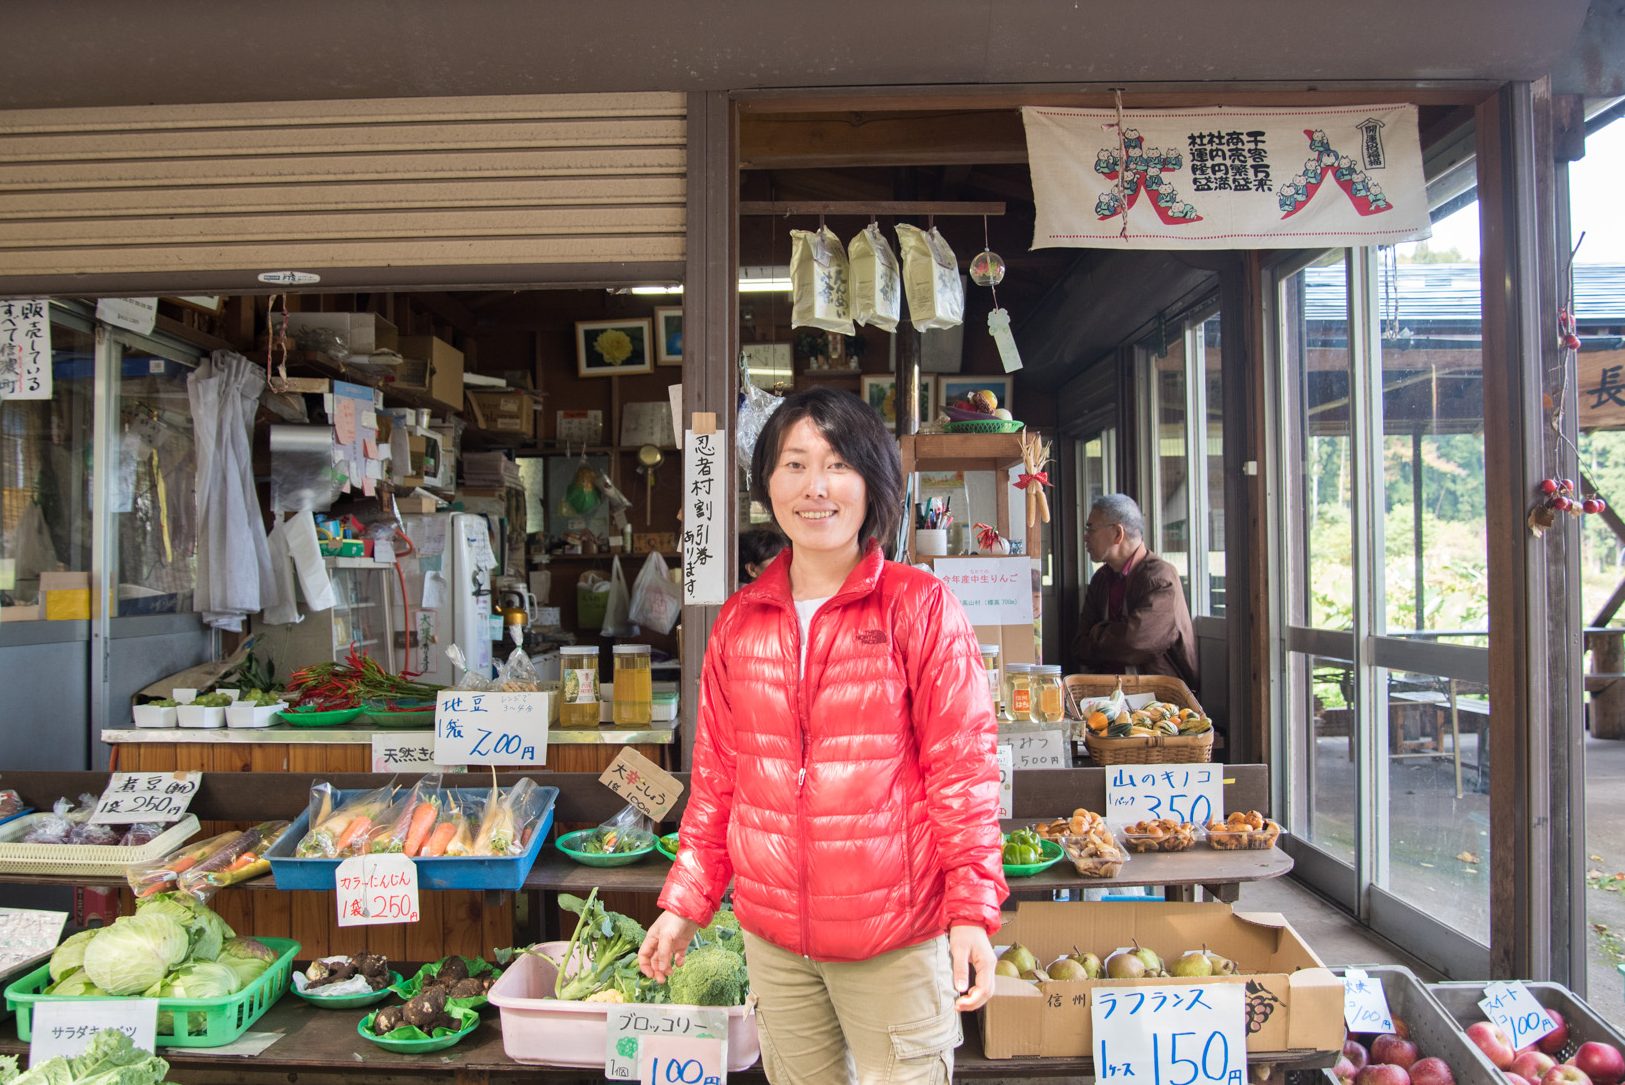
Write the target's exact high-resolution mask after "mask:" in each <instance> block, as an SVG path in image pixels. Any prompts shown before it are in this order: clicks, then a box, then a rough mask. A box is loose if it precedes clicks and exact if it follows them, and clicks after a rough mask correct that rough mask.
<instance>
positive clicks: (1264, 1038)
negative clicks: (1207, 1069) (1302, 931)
mask: <svg viewBox="0 0 1625 1085" xmlns="http://www.w3.org/2000/svg"><path fill="white" fill-rule="evenodd" d="M993 941H994V942H995V943H996V944H997V945H999V946H1008V945H1010V944H1012V943H1014V942H1020V943H1021V944H1022V945H1024V946H1026V947H1027V948H1028V949H1030V950H1031V951H1032V952H1033V954H1034V955H1035V956H1036V957H1037V958H1038V959H1039V960H1040V961H1050V960H1054V959H1055V958H1056V957H1059V956H1061V955H1062V954H1064V953H1071V952H1072V950H1073V947H1074V946H1076V947H1078V948H1079V949H1083V950H1086V951H1089V952H1092V953H1096V954H1098V955H1099V956H1100V957H1101V958H1102V959H1104V958H1105V957H1106V956H1107V955H1108V954H1110V953H1111V952H1112V951H1113V950H1114V949H1116V948H1118V947H1119V946H1128V945H1133V944H1135V943H1138V944H1139V945H1142V946H1147V947H1149V948H1151V949H1153V950H1155V951H1156V952H1157V953H1158V954H1160V955H1161V956H1162V957H1163V959H1164V961H1165V962H1168V961H1172V960H1173V959H1175V958H1177V957H1178V956H1179V954H1181V953H1184V952H1185V951H1186V950H1191V949H1201V948H1203V947H1204V946H1205V947H1206V948H1208V949H1210V950H1212V951H1213V952H1215V953H1221V954H1223V955H1224V956H1226V957H1229V958H1230V959H1231V960H1233V961H1235V962H1236V965H1237V966H1238V968H1239V969H1240V973H1241V974H1238V975H1235V976H1222V977H1214V978H1213V979H1211V980H1182V979H1173V978H1158V979H1146V980H1110V981H1102V980H1076V981H1053V980H1052V981H1049V982H1047V983H1042V984H1033V983H1029V982H1027V981H1026V980H1022V979H1015V978H1013V977H1011V976H995V977H994V985H993V997H992V998H991V999H990V1000H989V1001H988V1003H987V1006H986V1008H985V1009H984V1010H983V1013H982V1048H983V1050H984V1052H985V1053H986V1054H987V1057H988V1058H990V1059H1009V1058H1016V1057H1021V1056H1031V1055H1040V1056H1060V1057H1069V1058H1090V1057H1093V1055H1094V1050H1095V1047H1094V1029H1093V1025H1092V1022H1091V1018H1090V1006H1091V997H1090V996H1091V995H1092V993H1093V991H1094V990H1095V989H1096V988H1098V987H1103V986H1109V987H1110V988H1112V989H1114V990H1121V989H1123V988H1124V987H1133V986H1159V985H1169V984H1184V983H1196V982H1200V983H1240V984H1245V985H1246V995H1245V997H1246V998H1247V999H1248V1000H1257V1001H1258V1002H1259V1012H1258V1013H1257V1014H1256V1017H1257V1018H1262V1023H1261V1024H1260V1025H1259V1027H1258V1029H1257V1031H1253V1032H1249V1033H1248V1036H1247V1053H1248V1057H1249V1058H1255V1057H1258V1056H1260V1055H1264V1054H1284V1053H1287V1052H1294V1053H1298V1054H1308V1053H1311V1052H1321V1053H1325V1054H1328V1055H1330V1054H1331V1053H1333V1052H1336V1051H1339V1050H1341V1049H1342V1046H1343V981H1342V979H1341V978H1339V977H1338V976H1336V975H1333V974H1332V972H1331V971H1329V970H1328V969H1327V968H1326V966H1325V965H1324V964H1322V963H1321V961H1320V958H1319V957H1317V956H1316V955H1315V952H1314V951H1313V950H1312V949H1310V948H1309V946H1308V945H1306V944H1305V943H1304V941H1303V939H1302V938H1300V937H1299V936H1298V933H1297V932H1296V931H1294V930H1293V929H1292V926H1291V924H1289V923H1288V922H1287V921H1286V919H1285V918H1283V917H1282V916H1280V915H1278V914H1275V913H1254V914H1244V913H1237V912H1234V911H1232V910H1231V908H1230V905H1228V904H1218V903H1204V904H1177V903H1165V902H1163V901H1155V902H1153V903H1149V904H1133V903H1115V902H1114V903H1076V902H1065V903H1050V902H1045V901H1023V902H1022V903H1021V904H1019V905H1018V906H1017V908H1016V916H1015V919H1014V920H1012V921H1009V922H1007V923H1006V924H1005V926H1004V928H1003V929H1001V930H1000V931H999V933H998V935H997V936H995V937H994V939H993ZM1052 996H1059V999H1058V1000H1057V999H1056V998H1054V997H1052ZM1079 996H1081V997H1079ZM1266 1009H1267V1011H1268V1012H1267V1013H1265V1012H1264V1011H1265V1010H1266Z"/></svg>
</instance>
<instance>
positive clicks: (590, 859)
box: [553, 829, 655, 867]
mask: <svg viewBox="0 0 1625 1085" xmlns="http://www.w3.org/2000/svg"><path fill="white" fill-rule="evenodd" d="M596 831H597V830H596V829H577V830H576V831H575V832H573V833H565V834H564V835H563V836H561V837H559V838H558V839H557V840H555V841H553V846H554V847H555V848H558V849H559V850H560V851H562V852H563V853H564V854H566V855H568V856H569V857H570V858H572V859H574V860H575V861H576V862H578V863H580V864H581V865H582V866H598V867H605V866H631V865H632V864H633V863H635V862H637V861H638V860H640V859H642V858H643V857H644V856H645V855H648V854H649V853H650V852H652V851H654V850H655V845H654V841H650V842H649V846H648V847H646V848H639V849H638V850H637V851H619V852H615V853H614V854H612V855H599V854H595V853H593V852H586V851H578V850H576V848H575V843H576V841H577V840H580V839H581V838H582V837H583V836H585V835H587V834H588V833H591V832H596Z"/></svg>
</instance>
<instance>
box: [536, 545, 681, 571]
mask: <svg viewBox="0 0 1625 1085" xmlns="http://www.w3.org/2000/svg"><path fill="white" fill-rule="evenodd" d="M648 556H649V552H648V551H647V550H645V551H644V552H643V553H641V554H628V553H627V552H626V551H625V550H609V551H606V552H604V553H602V554H549V555H547V560H548V562H549V563H550V564H551V563H553V562H560V561H608V560H609V559H610V558H613V557H622V558H627V559H632V558H646V557H648ZM660 556H661V557H662V558H665V559H666V560H667V561H675V562H681V561H682V560H683V555H681V554H668V553H665V552H664V551H662V552H661V554H660ZM533 571H534V570H533Z"/></svg>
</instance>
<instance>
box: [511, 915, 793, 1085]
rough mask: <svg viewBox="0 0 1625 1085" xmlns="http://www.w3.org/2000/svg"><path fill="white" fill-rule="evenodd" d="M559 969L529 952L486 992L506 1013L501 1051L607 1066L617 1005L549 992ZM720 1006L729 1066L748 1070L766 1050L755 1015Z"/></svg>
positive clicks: (546, 1062) (516, 1057) (534, 1060)
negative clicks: (612, 1015) (611, 1022)
mask: <svg viewBox="0 0 1625 1085" xmlns="http://www.w3.org/2000/svg"><path fill="white" fill-rule="evenodd" d="M535 948H536V949H537V950H539V951H540V952H542V953H549V954H553V955H554V956H558V957H562V956H564V954H565V952H566V951H567V950H568V949H569V948H570V943H569V942H544V943H542V944H541V945H539V946H536V947H535ZM557 974H558V970H557V969H555V968H554V967H553V963H552V962H551V961H548V960H545V959H543V958H541V957H538V956H536V955H535V954H533V953H524V954H521V955H519V956H517V957H515V958H514V959H513V963H511V964H510V965H509V966H508V970H507V971H506V972H504V973H502V977H501V978H500V979H498V980H497V982H496V984H495V985H494V986H493V987H492V988H491V992H490V994H489V995H488V996H487V997H488V998H489V999H490V1002H491V1005H493V1006H495V1007H497V1008H498V1009H499V1010H500V1011H501V1012H502V1050H503V1051H505V1052H507V1055H508V1057H509V1058H510V1059H512V1060H513V1061H514V1062H520V1063H527V1064H530V1065H540V1066H597V1067H602V1066H603V1065H604V1046H605V1044H607V1043H608V1041H609V1011H610V1010H612V1009H615V1008H616V1007H615V1006H613V1005H611V1004H609V1003H604V1002H566V1001H563V1000H561V999H557V998H550V997H548V996H549V995H551V994H552V992H553V981H554V977H555V976H557ZM718 1008H719V1009H724V1010H725V1011H726V1013H727V1015H728V1056H727V1058H728V1069H729V1070H730V1071H732V1072H735V1073H737V1072H739V1071H740V1070H745V1069H748V1068H749V1067H750V1066H752V1065H754V1064H755V1062H756V1059H757V1058H758V1057H759V1056H760V1055H761V1053H762V1040H761V1036H760V1034H759V1033H758V1032H757V1030H756V1017H755V1015H754V1014H752V1013H749V1012H748V1011H747V1010H746V1009H745V1007H743V1006H727V1007H718Z"/></svg>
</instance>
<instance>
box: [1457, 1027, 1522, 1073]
mask: <svg viewBox="0 0 1625 1085" xmlns="http://www.w3.org/2000/svg"><path fill="white" fill-rule="evenodd" d="M1467 1038H1468V1039H1469V1040H1471V1041H1473V1043H1475V1044H1477V1045H1478V1049H1479V1050H1480V1051H1482V1052H1484V1057H1485V1058H1487V1059H1489V1060H1490V1062H1491V1063H1492V1064H1493V1065H1494V1066H1495V1068H1496V1069H1497V1070H1510V1069H1512V1060H1514V1059H1516V1058H1517V1057H1518V1053H1517V1052H1516V1051H1514V1050H1513V1048H1512V1039H1511V1037H1509V1036H1508V1035H1507V1034H1506V1030H1505V1029H1503V1028H1502V1027H1501V1026H1500V1025H1497V1024H1495V1023H1494V1022H1491V1021H1475V1022H1473V1023H1472V1024H1471V1025H1468V1026H1467ZM1519 1076H1522V1075H1519Z"/></svg>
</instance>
